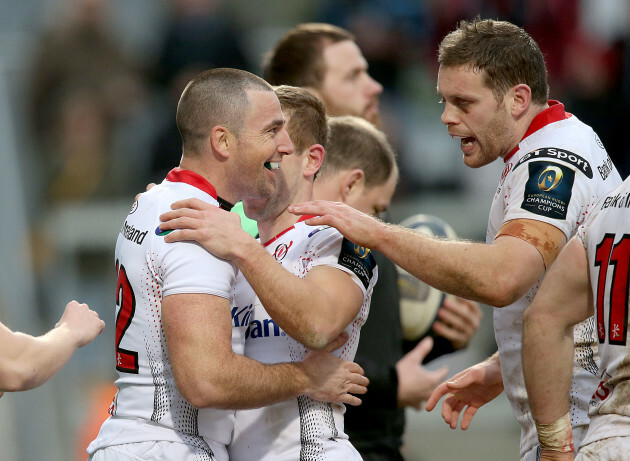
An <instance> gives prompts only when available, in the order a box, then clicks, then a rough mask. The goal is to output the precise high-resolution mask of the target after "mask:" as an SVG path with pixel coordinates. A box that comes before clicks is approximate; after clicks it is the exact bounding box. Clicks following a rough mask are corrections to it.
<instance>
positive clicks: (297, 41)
mask: <svg viewBox="0 0 630 461" xmlns="http://www.w3.org/2000/svg"><path fill="white" fill-rule="evenodd" d="M345 40H351V41H354V35H352V34H351V33H350V32H348V31H347V30H345V29H342V28H341V27H337V26H333V25H330V24H323V23H305V24H300V25H298V26H296V27H294V28H293V29H291V30H289V31H288V32H287V33H286V34H285V35H284V36H283V37H282V38H281V39H280V40H279V41H278V43H276V45H275V46H274V47H273V49H272V50H271V51H270V52H269V53H268V54H267V56H266V57H265V60H264V63H263V76H264V78H265V80H267V81H268V82H269V83H271V84H272V85H291V86H299V87H311V88H320V87H321V85H322V82H323V80H324V75H325V73H326V67H325V63H324V59H323V50H324V47H326V46H328V45H331V44H334V43H338V42H343V41H345Z"/></svg>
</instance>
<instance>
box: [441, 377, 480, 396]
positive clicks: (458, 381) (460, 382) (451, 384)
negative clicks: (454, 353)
mask: <svg viewBox="0 0 630 461" xmlns="http://www.w3.org/2000/svg"><path fill="white" fill-rule="evenodd" d="M473 382H474V376H472V373H465V374H462V375H461V376H454V377H453V378H451V379H450V380H449V381H446V382H445V383H444V384H445V385H446V387H447V389H448V392H452V391H459V390H462V389H465V388H466V387H468V386H469V385H470V384H472V383H473Z"/></svg>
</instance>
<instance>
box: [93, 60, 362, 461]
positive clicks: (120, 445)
mask: <svg viewBox="0 0 630 461" xmlns="http://www.w3.org/2000/svg"><path fill="white" fill-rule="evenodd" d="M177 126H178V128H179V131H180V133H181V136H182V144H183V153H182V159H181V162H180V167H179V168H174V169H173V170H171V172H170V173H169V174H168V176H167V177H166V179H165V180H164V181H163V182H162V183H161V184H159V185H157V186H155V187H152V188H151V189H150V190H149V191H147V192H145V193H143V194H141V195H140V196H139V198H138V199H137V200H136V201H135V202H134V205H133V207H132V209H131V211H130V212H129V214H128V216H127V217H126V219H125V221H124V224H123V229H121V233H120V234H119V236H118V241H117V243H116V252H115V256H116V270H117V273H118V281H117V284H116V336H115V344H114V346H115V354H116V355H115V357H116V371H117V372H118V376H119V377H118V379H117V380H116V382H115V384H116V386H117V387H118V391H117V393H116V396H115V398H114V401H113V403H112V405H111V407H110V415H111V417H110V418H108V419H107V420H106V421H105V422H104V423H103V425H102V427H101V430H100V432H99V435H98V437H97V438H96V440H94V441H93V442H92V443H91V444H90V446H89V447H88V452H89V453H90V454H91V457H90V459H92V460H94V461H97V460H101V461H105V460H107V461H111V460H129V459H145V460H158V459H159V460H163V459H171V460H182V461H187V460H188V461H192V460H199V459H204V460H210V461H225V460H227V459H228V455H227V448H226V445H227V444H228V443H229V442H230V441H231V439H232V436H233V431H234V409H238V408H258V407H260V406H263V405H269V404H273V403H277V402H281V401H284V400H288V399H295V398H297V397H298V396H301V397H302V398H308V399H314V400H318V401H324V402H338V403H350V404H357V403H360V400H359V399H358V398H357V397H355V396H354V395H350V392H352V393H365V392H366V388H365V386H366V384H367V379H366V378H365V377H364V376H362V370H361V368H360V367H359V366H358V365H356V364H354V363H351V362H346V361H344V360H342V359H340V358H339V357H336V356H334V355H332V354H329V353H328V352H326V351H327V350H334V349H336V348H337V347H339V346H340V344H341V343H342V342H343V341H344V340H345V339H347V336H345V335H341V334H340V333H341V332H342V331H343V328H341V330H340V331H336V332H335V334H334V335H333V337H332V338H331V340H330V341H326V342H325V343H323V344H321V343H320V344H319V347H318V349H321V350H322V351H318V352H312V353H310V354H303V355H302V358H303V359H304V360H302V361H301V362H297V361H296V362H292V363H274V364H270V365H268V364H264V363H261V362H258V361H255V360H252V359H250V358H247V357H245V356H244V355H243V350H244V343H245V331H246V329H247V327H248V324H249V319H250V318H251V316H252V314H253V312H252V311H253V307H252V303H251V302H249V303H247V302H243V303H240V302H239V299H240V298H237V297H235V296H234V289H235V288H234V285H235V279H236V276H237V270H236V267H235V265H234V264H233V263H230V262H228V261H225V260H223V259H219V258H217V257H215V256H213V255H211V254H209V253H208V252H207V251H205V250H204V249H203V248H202V247H201V246H199V245H197V244H196V243H194V242H189V241H188V242H178V243H173V244H171V243H167V242H166V241H165V237H166V238H168V237H170V236H171V235H169V232H168V230H165V229H160V221H159V216H160V214H162V213H164V212H166V211H168V210H170V205H171V203H173V202H175V201H177V200H180V199H184V198H190V197H194V198H195V199H196V200H197V201H198V202H199V203H202V204H205V205H206V206H208V207H209V208H211V209H215V210H217V211H218V210H219V208H225V209H229V208H230V207H231V205H230V202H234V201H236V200H239V199H244V200H245V201H246V203H248V204H252V206H253V208H255V207H256V204H259V203H266V202H268V201H269V200H270V199H271V198H272V197H275V196H284V193H285V192H286V183H285V182H284V181H283V180H282V176H281V173H280V171H279V170H278V168H277V166H278V164H280V163H282V162H283V159H286V158H291V157H292V156H293V151H294V147H293V143H292V142H291V139H290V138H289V135H288V133H287V131H286V127H285V119H284V116H283V114H282V110H281V107H280V102H279V100H278V97H277V96H276V95H275V93H274V91H273V88H272V87H271V86H270V85H269V84H268V83H267V82H265V81H264V80H262V79H261V78H260V77H257V76H255V75H253V74H250V73H248V72H244V71H240V70H236V69H213V70H210V71H206V72H204V73H202V74H200V75H198V76H197V77H195V78H194V79H193V80H192V81H191V82H190V83H189V84H188V85H187V86H186V89H185V90H184V92H183V93H182V96H181V98H180V101H179V105H178V107H177ZM226 214H229V215H231V213H227V212H226ZM289 216H290V217H292V218H293V219H295V220H296V221H297V219H296V218H295V216H293V215H289ZM340 238H341V237H340ZM347 278H348V281H350V278H349V277H347ZM350 283H353V282H350ZM353 284H354V283H353ZM354 288H355V292H354V295H355V297H354V298H353V299H354V300H355V301H356V300H357V299H359V300H361V299H362V296H361V294H362V293H361V290H360V289H359V288H358V287H356V284H355V286H354ZM360 306H361V305H360V301H359V307H358V308H357V310H358V309H359V308H360ZM329 343H330V344H329ZM331 344H332V345H331ZM327 346H328V347H329V348H330V349H327ZM339 406H340V405H339Z"/></svg>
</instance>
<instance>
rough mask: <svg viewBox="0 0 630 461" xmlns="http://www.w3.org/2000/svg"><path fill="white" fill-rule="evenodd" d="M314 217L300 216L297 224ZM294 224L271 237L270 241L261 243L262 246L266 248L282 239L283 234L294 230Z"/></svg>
mask: <svg viewBox="0 0 630 461" xmlns="http://www.w3.org/2000/svg"><path fill="white" fill-rule="evenodd" d="M315 217H316V215H306V214H305V215H303V216H300V219H298V220H297V222H302V221H306V220H307V219H310V218H315ZM295 224H297V223H295ZM295 224H294V225H292V226H291V227H288V228H286V229H285V230H283V231H282V232H280V233H279V234H276V236H275V237H272V238H271V239H269V240H267V241H266V242H265V243H263V246H264V247H266V246H268V245H270V244H272V243H273V242H275V241H276V240H278V239H279V238H280V237H282V236H283V235H284V234H286V233H287V232H289V231H290V230H291V229H294V228H295Z"/></svg>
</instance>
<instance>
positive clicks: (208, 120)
mask: <svg viewBox="0 0 630 461" xmlns="http://www.w3.org/2000/svg"><path fill="white" fill-rule="evenodd" d="M250 90H256V91H273V88H272V87H271V85H269V84H268V83H267V82H265V81H264V80H263V79H262V78H260V77H258V76H257V75H254V74H252V73H250V72H246V71H244V70H239V69H228V68H217V69H211V70H207V71H205V72H202V73H201V74H199V75H197V76H196V77H195V78H194V79H193V80H192V81H191V82H189V83H188V85H186V88H185V89H184V91H183V92H182V95H181V98H180V99H179V103H178V104H177V115H176V121H177V129H178V130H179V133H180V135H181V137H182V144H183V146H184V152H190V153H196V152H199V150H200V149H201V148H202V146H203V143H204V142H205V140H206V139H207V138H208V136H209V135H210V131H211V130H212V128H213V127H215V126H217V125H222V126H225V127H226V128H227V129H229V130H230V131H232V132H233V133H234V134H235V135H238V134H239V132H240V130H241V129H242V127H243V123H244V115H245V113H246V111H247V108H248V107H249V98H248V95H247V92H248V91H250Z"/></svg>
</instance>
